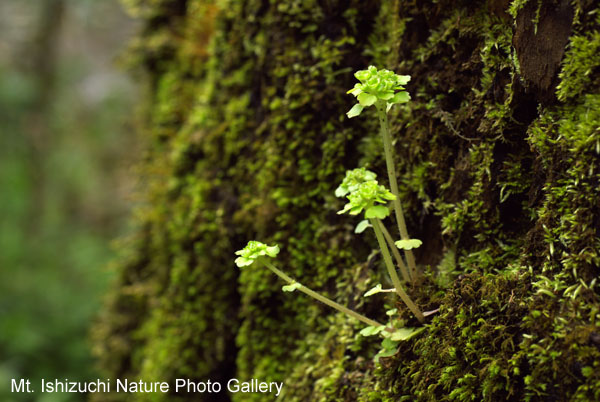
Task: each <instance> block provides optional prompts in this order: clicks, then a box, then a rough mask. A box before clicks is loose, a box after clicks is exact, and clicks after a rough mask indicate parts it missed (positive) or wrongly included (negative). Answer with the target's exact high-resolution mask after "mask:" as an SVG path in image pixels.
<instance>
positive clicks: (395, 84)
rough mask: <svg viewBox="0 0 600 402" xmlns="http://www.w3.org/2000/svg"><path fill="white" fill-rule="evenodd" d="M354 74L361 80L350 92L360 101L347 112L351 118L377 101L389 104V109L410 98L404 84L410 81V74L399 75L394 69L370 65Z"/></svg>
mask: <svg viewBox="0 0 600 402" xmlns="http://www.w3.org/2000/svg"><path fill="white" fill-rule="evenodd" d="M354 76H355V77H356V78H357V79H358V80H359V81H360V83H359V84H355V85H354V88H352V89H351V90H350V91H348V93H350V94H352V95H354V96H356V98H357V100H358V103H357V104H356V105H354V107H352V109H350V111H349V112H348V113H347V115H348V117H349V118H352V117H355V116H358V115H359V114H361V112H362V111H363V109H364V108H365V107H369V106H371V105H374V104H375V103H376V102H377V101H383V102H385V103H386V104H387V110H389V108H390V107H391V106H392V105H394V104H396V103H406V102H408V101H409V100H410V95H409V94H408V92H406V91H404V85H406V84H407V83H408V81H410V75H398V74H396V73H394V72H393V71H390V70H386V69H382V70H377V67H374V66H369V68H368V69H366V70H360V71H357V72H356V73H355V74H354Z"/></svg>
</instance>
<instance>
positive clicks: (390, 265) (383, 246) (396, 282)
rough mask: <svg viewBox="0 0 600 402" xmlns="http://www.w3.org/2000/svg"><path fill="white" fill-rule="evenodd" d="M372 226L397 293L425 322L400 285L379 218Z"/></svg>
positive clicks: (372, 221) (374, 219) (373, 220)
mask: <svg viewBox="0 0 600 402" xmlns="http://www.w3.org/2000/svg"><path fill="white" fill-rule="evenodd" d="M370 221H371V225H372V226H373V230H375V236H376V237H377V242H378V243H379V248H381V253H382V254H383V261H384V262H385V266H386V268H387V270H388V273H389V274H390V277H391V278H392V283H393V284H394V287H395V288H396V293H398V296H400V298H401V299H402V301H403V302H404V304H406V307H408V308H409V310H410V311H412V312H413V314H414V315H415V316H416V317H417V319H418V320H419V321H420V322H424V321H425V317H424V316H423V313H421V310H419V308H418V307H417V305H416V304H415V303H414V302H413V301H412V300H411V298H410V297H409V296H408V295H407V294H406V292H405V291H404V288H402V284H401V283H400V278H398V274H397V273H396V269H395V268H394V264H393V263H392V256H391V255H390V251H389V250H388V248H387V245H386V243H385V238H384V236H383V232H382V231H381V226H382V225H381V221H380V220H379V219H377V218H372V219H370Z"/></svg>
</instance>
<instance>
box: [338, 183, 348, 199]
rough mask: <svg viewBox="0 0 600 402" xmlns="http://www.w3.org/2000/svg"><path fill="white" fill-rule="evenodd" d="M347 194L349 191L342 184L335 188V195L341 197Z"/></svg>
mask: <svg viewBox="0 0 600 402" xmlns="http://www.w3.org/2000/svg"><path fill="white" fill-rule="evenodd" d="M346 194H348V191H347V190H346V189H345V188H343V187H342V186H341V185H340V186H339V187H338V188H336V189H335V196H336V197H338V198H341V197H343V196H345V195H346Z"/></svg>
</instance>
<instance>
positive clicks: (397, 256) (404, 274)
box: [380, 221, 411, 282]
mask: <svg viewBox="0 0 600 402" xmlns="http://www.w3.org/2000/svg"><path fill="white" fill-rule="evenodd" d="M380 222H381V221H380ZM381 231H382V232H383V236H384V237H385V240H386V241H387V243H388V246H389V247H390V250H392V254H393V255H394V258H395V259H396V264H398V267H399V268H400V272H401V273H402V277H403V278H404V280H405V281H407V282H410V281H411V276H410V272H409V271H408V268H406V265H405V264H404V261H403V260H402V257H401V256H400V252H399V251H398V248H397V247H396V244H394V239H392V236H391V235H390V232H388V230H387V229H386V228H385V225H384V224H383V222H381Z"/></svg>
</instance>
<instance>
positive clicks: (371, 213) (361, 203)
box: [235, 66, 437, 360]
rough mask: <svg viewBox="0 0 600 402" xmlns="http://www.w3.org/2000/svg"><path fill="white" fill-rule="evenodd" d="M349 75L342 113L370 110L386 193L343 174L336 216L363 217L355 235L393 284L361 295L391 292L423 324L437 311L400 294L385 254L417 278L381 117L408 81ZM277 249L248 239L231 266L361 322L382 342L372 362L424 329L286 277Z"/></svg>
mask: <svg viewBox="0 0 600 402" xmlns="http://www.w3.org/2000/svg"><path fill="white" fill-rule="evenodd" d="M355 77H356V78H357V79H358V80H359V81H360V83H358V84H356V85H355V86H354V88H353V89H351V90H350V91H348V93H351V94H352V95H354V96H356V98H357V100H358V103H357V104H356V105H354V107H352V109H350V111H349V112H348V113H347V114H348V117H350V118H352V117H355V116H358V115H360V114H361V113H362V111H363V110H364V108H366V107H369V106H375V108H376V110H377V117H378V119H379V123H380V130H381V134H382V137H383V147H384V153H385V159H386V166H387V173H388V179H389V182H390V188H391V191H390V190H388V189H387V188H385V187H384V186H382V185H381V184H379V183H378V182H377V180H376V179H377V175H376V174H375V173H374V172H371V171H369V170H367V169H365V168H358V169H353V170H349V171H348V172H346V176H345V178H344V180H343V181H342V183H341V184H340V186H339V187H338V188H337V189H336V190H335V195H336V196H337V197H346V198H347V199H348V203H347V204H346V205H345V206H344V208H343V209H342V210H341V211H339V212H338V214H344V213H348V214H350V215H359V214H361V213H363V214H364V218H365V219H364V220H362V221H360V222H359V223H358V225H357V226H356V229H355V232H356V233H362V232H364V231H365V230H366V229H367V228H368V227H372V228H373V231H374V232H375V237H376V238H377V242H378V244H379V248H380V249H381V254H382V255H383V260H384V263H385V267H386V270H387V273H388V275H389V276H390V278H391V280H392V283H393V285H394V288H393V289H383V287H382V286H381V284H378V285H377V286H375V287H374V288H373V289H371V290H369V291H368V292H366V293H365V295H364V296H365V297H369V296H372V295H374V294H377V293H382V292H384V293H389V292H394V293H396V294H397V295H398V296H399V297H400V299H401V300H402V301H403V302H404V304H405V305H406V306H407V307H408V309H409V310H410V311H411V312H412V313H413V314H414V315H415V317H416V318H417V319H418V320H419V321H420V322H424V321H425V316H426V315H429V314H433V313H435V312H436V311H437V310H434V311H430V312H426V313H425V314H423V313H422V312H421V310H420V309H419V308H418V307H417V305H416V304H415V303H414V302H413V301H412V299H411V298H410V297H409V296H408V294H407V293H406V291H405V290H404V288H403V286H402V283H401V281H400V278H399V276H398V273H397V272H396V268H395V266H394V264H393V262H392V255H391V254H393V256H394V259H395V260H396V264H397V266H398V268H399V270H400V272H401V274H402V277H403V279H404V280H405V281H406V282H411V281H412V282H416V281H417V279H418V272H417V269H416V263H415V259H414V255H413V253H412V249H414V248H417V247H419V246H420V245H421V243H422V242H421V241H420V240H418V239H411V238H410V237H409V236H408V231H407V229H406V223H405V220H404V214H403V211H402V205H401V204H400V198H399V192H398V184H397V180H396V170H395V167H394V166H395V165H394V157H393V153H392V140H391V133H390V128H389V122H388V120H387V113H388V112H389V110H390V108H391V107H392V106H393V105H394V104H399V103H405V102H408V101H409V100H410V95H409V94H408V92H406V91H405V90H404V85H406V84H407V83H408V81H409V80H410V76H408V75H398V74H395V73H394V72H392V71H389V70H385V69H384V70H377V68H375V67H373V66H370V67H369V68H368V69H367V70H361V71H357V72H356V73H355ZM390 202H392V205H393V209H394V212H395V217H396V222H397V224H398V231H399V232H400V238H401V240H398V241H396V242H395V241H394V240H393V238H392V236H391V235H390V233H389V232H388V230H387V229H386V228H385V226H384V224H383V222H382V220H383V219H385V218H386V217H387V216H388V215H390V209H389V207H388V204H389V203H390ZM390 250H391V254H390ZM398 250H403V251H404V253H405V256H406V261H407V264H404V261H403V259H402V257H401V255H400V253H399V252H398ZM279 251H280V250H279V246H277V245H275V246H268V245H266V244H264V243H261V242H258V241H250V242H248V244H247V245H246V247H244V248H243V249H242V250H239V251H236V255H238V256H239V257H237V258H236V260H235V263H236V265H237V266H238V267H239V268H244V267H247V266H249V265H252V264H254V263H255V262H258V263H259V264H261V265H263V266H264V267H266V268H267V269H269V270H270V271H271V272H273V273H274V274H275V275H277V276H278V277H279V278H281V279H283V280H284V281H285V282H286V285H285V286H283V287H282V290H283V291H284V292H294V291H295V290H299V291H300V292H302V293H304V294H306V295H308V296H310V297H312V298H314V299H316V300H318V301H320V302H322V303H324V304H326V305H328V306H330V307H332V308H334V309H336V310H338V311H340V312H343V313H345V314H347V315H349V316H351V317H353V318H355V319H357V320H359V321H361V322H363V323H365V324H367V325H368V326H367V327H366V328H364V329H363V330H362V331H360V334H361V335H363V336H371V335H381V336H382V337H383V338H384V339H383V341H382V349H381V351H380V352H379V353H378V354H377V355H376V356H375V359H376V360H377V359H378V358H379V357H384V356H391V355H393V354H395V353H396V351H397V346H398V343H399V342H400V341H402V340H406V339H409V338H411V337H412V336H414V335H416V334H417V333H419V332H421V331H423V330H424V328H423V327H421V328H407V327H404V324H405V323H404V321H403V320H400V319H399V317H398V314H397V311H396V309H392V310H389V311H388V312H387V315H388V316H389V317H390V318H389V322H388V325H387V326H386V325H382V324H380V323H378V322H377V321H374V320H372V319H370V318H368V317H365V316H364V315H362V314H359V313H357V312H356V311H353V310H351V309H349V308H347V307H344V306H342V305H341V304H339V303H336V302H334V301H333V300H331V299H329V298H327V297H325V296H323V295H321V294H319V293H317V292H315V291H313V290H311V289H309V288H308V287H306V286H304V285H302V284H301V283H299V282H297V281H296V280H294V279H293V278H291V277H290V276H288V275H287V274H286V273H284V272H283V271H281V270H280V269H278V268H277V267H276V266H275V265H273V264H272V263H271V262H270V261H269V259H270V258H275V257H276V256H277V255H278V254H279Z"/></svg>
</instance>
